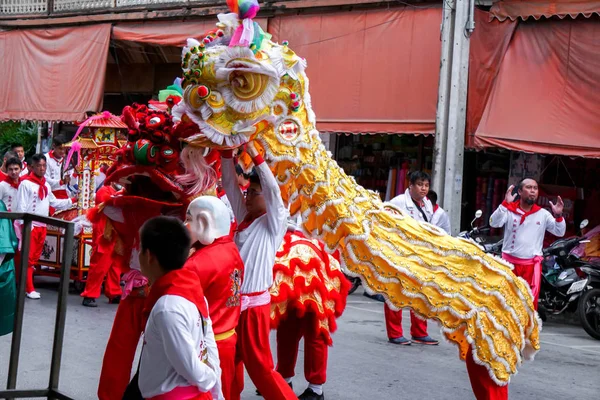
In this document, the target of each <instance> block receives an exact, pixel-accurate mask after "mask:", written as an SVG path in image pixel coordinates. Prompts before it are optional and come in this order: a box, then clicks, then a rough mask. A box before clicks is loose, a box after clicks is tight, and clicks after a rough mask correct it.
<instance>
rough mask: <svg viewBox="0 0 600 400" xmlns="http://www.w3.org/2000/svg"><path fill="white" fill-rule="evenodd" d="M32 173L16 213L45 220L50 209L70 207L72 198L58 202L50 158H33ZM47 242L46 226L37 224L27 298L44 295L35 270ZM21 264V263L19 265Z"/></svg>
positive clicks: (21, 190)
mask: <svg viewBox="0 0 600 400" xmlns="http://www.w3.org/2000/svg"><path fill="white" fill-rule="evenodd" d="M30 169H31V173H30V174H27V175H25V176H24V177H23V178H22V179H23V180H22V181H21V184H20V185H19V189H18V191H17V205H16V207H15V208H14V211H15V212H21V213H30V214H37V215H41V216H43V217H47V216H48V215H49V210H50V207H54V208H56V209H58V210H63V209H66V208H69V207H70V206H71V205H72V204H73V201H72V200H71V199H57V198H56V197H55V196H54V194H53V193H52V189H51V188H50V185H49V184H48V182H46V179H45V178H44V176H45V174H46V157H45V156H44V155H43V154H35V155H34V156H33V157H32V158H31V165H30ZM45 240H46V224H43V223H41V222H33V226H32V230H31V242H30V245H29V254H28V258H29V269H28V270H27V284H26V291H27V297H28V298H30V299H34V300H37V299H39V298H40V297H41V296H40V294H39V293H38V292H36V291H35V288H34V286H33V271H34V268H35V264H36V263H37V262H38V260H39V258H40V256H41V255H42V250H43V248H44V241H45ZM17 265H18V264H17Z"/></svg>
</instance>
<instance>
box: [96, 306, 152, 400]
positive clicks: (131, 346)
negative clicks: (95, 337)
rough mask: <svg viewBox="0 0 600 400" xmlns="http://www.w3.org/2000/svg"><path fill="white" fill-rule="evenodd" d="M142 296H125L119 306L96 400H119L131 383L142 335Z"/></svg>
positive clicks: (105, 353)
mask: <svg viewBox="0 0 600 400" xmlns="http://www.w3.org/2000/svg"><path fill="white" fill-rule="evenodd" d="M145 302H146V298H145V297H135V296H134V295H133V294H132V295H129V296H127V297H126V298H125V299H123V300H122V301H121V302H120V303H119V307H118V308H117V314H116V315H115V322H114V323H113V327H112V330H111V332H110V338H109V339H108V343H107V345H106V351H105V352H104V360H103V361H102V372H101V373H100V384H99V385H98V399H100V400H121V399H122V398H123V393H125V388H127V385H128V384H129V381H130V380H131V369H132V366H133V360H134V358H135V351H136V349H137V345H138V343H139V341H140V336H141V334H142V330H143V327H142V310H143V309H144V303H145Z"/></svg>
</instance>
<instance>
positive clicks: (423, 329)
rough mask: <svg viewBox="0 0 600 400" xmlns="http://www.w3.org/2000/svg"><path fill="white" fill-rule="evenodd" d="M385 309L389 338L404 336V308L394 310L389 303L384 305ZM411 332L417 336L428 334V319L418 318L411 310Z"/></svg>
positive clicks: (413, 335)
mask: <svg viewBox="0 0 600 400" xmlns="http://www.w3.org/2000/svg"><path fill="white" fill-rule="evenodd" d="M383 310H384V312H385V329H386V330H387V335H388V339H396V338H399V337H402V336H404V335H403V334H402V310H399V311H394V310H392V309H391V308H389V307H388V305H387V303H385V305H384V306H383ZM410 334H411V336H412V337H416V338H419V337H424V336H427V321H423V320H422V319H419V318H417V316H416V315H415V314H414V313H413V312H412V311H411V312H410Z"/></svg>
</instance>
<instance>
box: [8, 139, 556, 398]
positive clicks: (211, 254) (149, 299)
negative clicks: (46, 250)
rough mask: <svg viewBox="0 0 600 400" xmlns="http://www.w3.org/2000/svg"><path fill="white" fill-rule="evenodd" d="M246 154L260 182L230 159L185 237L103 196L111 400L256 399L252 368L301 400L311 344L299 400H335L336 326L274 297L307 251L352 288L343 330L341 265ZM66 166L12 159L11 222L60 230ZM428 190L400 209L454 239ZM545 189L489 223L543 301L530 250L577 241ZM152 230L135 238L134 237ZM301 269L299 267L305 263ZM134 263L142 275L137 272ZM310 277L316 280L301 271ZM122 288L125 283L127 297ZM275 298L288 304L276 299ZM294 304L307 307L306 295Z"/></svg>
mask: <svg viewBox="0 0 600 400" xmlns="http://www.w3.org/2000/svg"><path fill="white" fill-rule="evenodd" d="M246 151H247V152H248V153H249V154H250V155H251V156H252V158H253V163H254V165H255V167H254V172H253V173H252V174H246V173H245V172H244V171H243V170H242V168H241V167H240V166H239V164H237V163H236V162H235V161H234V158H233V154H232V151H221V152H220V158H221V160H220V165H221V173H222V188H223V190H220V191H219V193H218V195H217V196H208V195H207V196H200V197H197V198H196V199H194V200H193V201H191V202H190V203H189V206H188V207H187V214H186V221H185V228H184V225H183V223H182V222H181V220H177V219H173V218H167V217H156V215H159V214H160V212H159V211H158V208H156V209H154V208H152V207H148V209H147V211H146V212H140V211H139V209H138V210H136V213H131V214H129V213H128V209H127V207H130V208H131V210H133V209H135V207H136V203H135V202H133V203H131V202H129V203H127V204H125V203H119V199H120V197H121V195H122V194H123V193H124V189H123V188H122V187H121V186H120V185H118V184H116V183H115V182H110V183H106V184H104V185H102V186H101V187H100V189H99V190H98V191H97V193H96V205H97V206H96V208H95V209H93V210H92V212H90V220H91V221H92V223H93V239H92V242H93V249H92V256H91V266H90V271H89V275H88V279H87V284H86V288H85V290H84V292H83V293H82V294H81V296H82V297H83V305H84V306H88V307H95V306H97V305H96V303H95V300H96V299H98V298H99V297H100V294H101V289H102V286H104V294H105V296H106V297H107V298H108V300H109V302H110V303H115V304H119V307H118V310H117V314H116V317H115V322H114V325H113V329H112V332H111V336H110V339H109V342H108V344H107V348H106V352H105V355H104V362H103V367H102V372H101V377H100V383H99V388H98V397H99V399H101V400H116V399H121V398H146V399H209V398H214V399H227V400H229V399H239V398H240V395H241V392H242V391H243V387H244V366H245V368H246V371H247V372H248V375H249V377H250V378H251V380H252V382H253V383H254V384H255V386H256V388H257V394H260V395H262V396H263V397H264V398H266V399H268V400H271V399H273V400H278V399H296V398H297V397H296V395H295V393H294V391H293V388H292V378H293V377H294V373H295V372H294V370H295V364H296V359H297V353H298V346H299V342H300V339H301V338H302V337H304V340H305V356H304V373H305V378H306V380H307V381H308V383H309V385H308V387H307V388H306V390H305V391H304V392H303V393H302V394H301V395H300V397H299V398H300V399H323V398H324V394H323V385H324V384H325V382H326V372H327V356H328V347H329V346H330V345H331V344H332V341H331V336H330V333H331V332H333V331H334V330H335V319H333V320H329V321H327V323H328V324H329V327H328V329H325V330H323V329H322V325H323V323H322V321H321V320H319V315H317V313H316V312H314V310H315V309H316V308H310V307H306V304H307V303H302V302H301V301H298V302H295V303H294V302H292V301H289V298H290V297H292V296H291V295H289V294H288V295H287V297H286V296H284V297H286V300H285V301H284V302H283V303H282V304H284V306H283V309H282V308H281V306H280V304H279V303H278V301H279V300H280V296H281V293H277V292H278V290H279V291H280V290H281V288H282V284H281V283H279V284H276V285H274V275H275V274H276V273H277V271H278V266H279V267H280V269H281V271H285V272H284V273H283V275H282V276H285V274H288V275H292V277H291V279H292V280H293V279H294V278H295V277H294V276H293V274H294V272H293V271H294V270H293V268H294V267H293V265H292V264H293V262H292V261H290V259H291V258H293V257H292V256H290V254H291V253H293V251H291V250H290V249H291V248H292V246H293V245H294V244H297V243H303V244H304V245H305V246H306V247H307V248H312V249H313V251H314V253H313V254H312V255H311V256H310V257H308V261H306V263H307V264H308V263H310V262H312V261H314V260H317V261H318V263H321V264H322V265H325V267H320V268H321V269H322V270H325V269H327V270H328V271H330V273H331V271H332V270H333V268H330V266H334V265H336V266H337V269H336V272H337V273H338V275H335V274H332V275H331V276H334V275H335V276H336V277H338V278H340V282H341V286H340V287H339V288H338V290H337V291H334V292H335V295H336V296H337V297H338V298H336V299H335V300H336V307H337V309H336V313H335V315H334V317H339V316H340V315H341V313H342V311H343V308H344V306H345V297H346V295H347V290H348V283H347V282H346V281H345V279H343V275H342V274H341V272H340V269H339V264H338V263H337V260H336V259H335V258H334V257H333V256H331V255H329V254H327V253H326V252H325V251H324V248H323V246H320V245H319V242H317V241H315V240H309V239H307V238H305V237H304V236H303V235H302V234H301V233H300V232H298V231H297V230H296V229H297V227H296V225H295V224H294V223H293V222H291V219H290V218H289V213H288V209H287V207H286V205H285V204H284V202H283V200H282V198H281V193H280V189H279V186H278V184H277V182H276V180H275V178H274V176H273V174H272V173H271V171H270V169H269V167H268V166H267V164H266V163H265V162H264V160H263V158H262V157H261V155H260V154H259V153H258V152H257V151H256V150H255V148H254V147H253V146H252V143H250V144H249V145H248V146H247V148H246ZM64 157H65V149H64V147H63V145H62V142H61V141H59V140H58V141H55V143H54V146H53V150H52V151H51V152H50V153H48V154H47V155H41V154H37V155H34V156H33V157H32V158H31V160H30V164H29V165H27V164H26V163H25V162H24V161H23V148H22V146H18V145H17V146H14V148H13V151H11V152H8V153H7V154H6V155H5V157H4V160H3V164H2V168H1V169H0V173H1V174H2V176H1V182H0V200H1V201H0V209H1V210H2V211H4V210H7V211H16V212H28V213H33V214H37V215H41V216H48V215H51V209H52V208H54V209H56V210H61V209H64V208H68V207H70V206H71V205H72V204H73V202H74V199H72V198H70V197H71V196H72V195H73V194H74V193H73V192H72V191H71V190H72V188H73V187H74V185H73V182H71V181H70V179H69V176H70V172H67V173H65V172H63V170H64V166H63V164H62V163H63V159H64ZM429 184H430V178H429V176H428V175H427V174H425V173H422V172H416V173H413V174H412V175H411V179H410V186H409V188H408V189H407V190H406V193H404V194H403V195H400V196H398V197H397V198H395V199H393V200H392V201H391V204H392V205H394V206H395V207H397V208H399V209H402V210H403V211H405V212H406V213H408V214H409V215H411V216H412V217H413V218H415V219H417V220H420V221H424V222H431V223H434V224H436V225H437V226H439V227H441V228H442V229H445V230H449V224H448V218H447V215H445V213H444V212H443V210H441V209H440V208H439V207H438V206H437V205H436V204H435V198H436V196H435V193H433V192H431V191H430V190H429ZM536 188H537V184H536V183H535V181H532V180H530V179H529V180H524V181H523V182H521V183H520V184H519V188H518V193H519V195H520V198H519V199H518V200H517V199H516V198H515V197H516V196H515V193H516V192H513V188H512V187H511V188H510V189H509V191H508V192H507V195H506V200H505V202H504V203H503V205H502V206H500V208H499V209H498V210H497V211H496V212H495V213H494V214H493V215H492V218H491V223H492V224H493V226H498V227H504V228H505V236H506V237H505V243H504V246H505V248H504V249H503V252H504V256H505V258H507V259H508V260H509V261H511V262H513V263H515V264H516V265H517V269H516V273H517V274H519V275H521V276H523V277H524V278H525V279H526V280H527V282H528V283H529V284H530V286H531V288H532V291H533V294H534V297H535V298H537V294H538V293H539V282H537V281H536V277H537V276H538V275H539V271H537V269H536V265H538V264H539V254H538V251H537V250H536V249H537V247H540V248H541V244H539V243H537V242H536V243H534V244H533V245H532V239H531V238H532V237H534V238H537V239H540V240H539V241H540V243H541V240H542V239H541V238H543V233H544V232H545V231H546V230H549V231H551V232H552V233H554V234H556V235H559V236H561V235H564V228H565V226H564V225H565V223H564V219H562V217H561V213H562V201H561V200H560V199H559V202H558V204H556V205H554V204H552V211H553V213H554V216H552V215H551V214H550V213H549V212H547V211H545V210H541V209H539V208H538V207H537V206H535V200H537V190H536ZM430 199H433V203H432V201H431V200H430ZM117 207H118V208H117ZM111 209H112V211H111ZM118 210H120V211H118ZM119 212H120V213H121V217H122V216H123V215H137V217H136V220H135V221H132V220H130V219H128V220H127V221H124V220H123V218H119V216H115V213H117V214H118V213H119ZM1 222H2V223H1V224H0V233H2V235H1V236H2V241H1V242H0V263H2V264H1V265H2V269H1V270H0V272H2V281H1V282H0V295H1V296H2V302H1V304H2V306H1V309H0V312H1V314H0V334H6V333H8V332H10V329H11V328H12V320H13V313H14V300H13V301H10V300H11V299H14V293H15V284H14V278H11V274H10V273H9V272H10V271H14V267H12V265H13V258H14V260H15V261H16V263H17V265H18V260H19V257H20V252H19V249H18V243H19V238H20V237H21V232H20V229H21V226H20V225H19V223H15V225H14V227H15V229H14V232H16V235H15V234H14V232H13V229H12V226H10V224H8V221H7V220H2V221H1ZM525 222H527V223H525ZM119 224H122V225H123V226H119ZM125 225H130V226H129V227H128V228H125ZM141 226H143V227H142V228H141V230H140V234H139V235H137V232H135V229H137V228H139V227H141ZM131 227H134V228H133V230H131ZM127 229H129V232H130V233H131V235H129V237H127V238H124V237H121V238H119V239H117V233H116V232H118V231H121V232H123V231H125V232H127V231H128V230H127ZM523 230H526V232H522V231H523ZM507 235H508V236H507ZM45 236H46V227H45V225H44V224H40V223H34V224H33V227H32V232H31V247H30V253H29V254H28V255H26V256H27V257H28V260H29V266H30V268H28V274H27V277H25V279H26V292H27V297H28V298H30V299H39V298H40V294H39V293H38V292H36V291H35V288H34V285H33V271H34V269H33V266H34V265H35V264H36V263H37V262H38V259H39V258H40V255H41V252H42V247H43V244H44V239H45ZM537 239H536V240H537ZM115 246H126V247H128V248H129V249H130V251H129V253H127V252H125V253H122V254H129V255H130V257H127V258H120V257H118V256H116V254H119V251H116V248H115ZM301 258H302V257H297V259H295V261H296V262H297V263H298V261H297V260H298V259H300V260H301ZM313 259H314V260H313ZM136 263H137V268H132V266H135V264H136ZM282 264H285V265H283V266H282ZM299 264H301V268H307V267H306V266H302V265H303V264H302V262H301V261H300V262H299ZM317 269H318V268H317ZM290 271H291V272H290ZM123 273H125V275H123ZM128 278H129V279H128ZM302 279H304V278H302ZM122 281H125V282H126V284H125V287H124V288H122V287H121V282H122ZM536 282H537V283H536ZM274 286H276V287H277V288H278V290H275V291H274V290H273V287H274ZM291 286H292V287H293V285H291ZM287 289H288V291H289V288H287ZM295 295H296V296H297V297H301V296H302V293H296V294H295ZM384 307H385V321H386V328H387V334H388V339H389V341H390V342H391V343H393V344H398V345H410V344H411V343H416V344H423V345H436V344H438V341H437V340H435V339H433V338H431V337H430V336H429V334H428V332H427V322H426V321H423V320H421V319H419V318H417V317H416V316H415V315H414V314H412V313H411V323H412V324H411V331H410V333H411V339H407V338H405V337H404V334H403V331H402V325H401V321H402V310H400V311H395V310H392V309H391V308H389V307H388V305H387V304H386V305H385V306H384ZM272 328H277V359H278V363H277V366H275V365H274V363H273V357H272V353H271V348H270V344H269V332H270V330H271V329H272ZM142 333H143V343H144V345H143V350H142V355H141V358H140V362H139V366H138V371H137V374H136V375H135V378H134V380H132V381H130V376H131V371H132V369H133V368H134V367H135V366H134V358H135V353H136V349H137V347H138V342H139V339H140V337H141V336H142ZM466 362H467V369H468V372H469V377H470V379H471V384H472V387H473V390H474V393H475V395H476V397H477V399H506V398H508V387H507V386H499V385H497V384H496V383H495V382H494V381H493V380H492V379H490V377H489V373H488V371H487V370H486V369H485V368H484V367H483V366H480V365H478V364H477V363H476V362H475V361H474V360H473V357H472V356H471V354H469V355H468V356H467V358H466ZM159 366H160V367H159Z"/></svg>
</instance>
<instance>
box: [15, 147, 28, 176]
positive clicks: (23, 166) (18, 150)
mask: <svg viewBox="0 0 600 400" xmlns="http://www.w3.org/2000/svg"><path fill="white" fill-rule="evenodd" d="M10 149H11V151H14V152H15V153H17V157H18V158H19V161H21V173H20V174H19V176H23V175H27V174H28V173H29V169H28V167H27V162H26V161H25V148H24V147H23V145H22V144H19V143H14V144H12V145H11V146H10Z"/></svg>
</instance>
